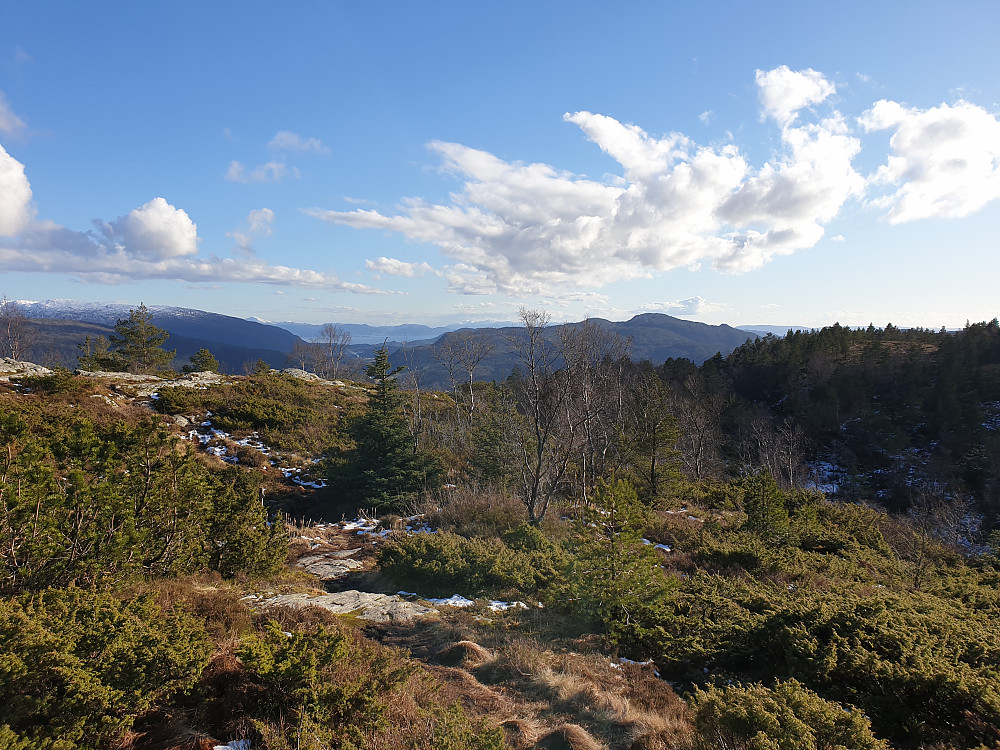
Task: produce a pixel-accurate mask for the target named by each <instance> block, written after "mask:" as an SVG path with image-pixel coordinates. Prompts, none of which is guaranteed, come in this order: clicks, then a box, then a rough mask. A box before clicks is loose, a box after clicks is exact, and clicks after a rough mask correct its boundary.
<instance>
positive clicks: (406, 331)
mask: <svg viewBox="0 0 1000 750" xmlns="http://www.w3.org/2000/svg"><path fill="white" fill-rule="evenodd" d="M251 320H253V319H252V318H251ZM258 322H261V323H263V322H264V321H258ZM269 325H272V326H279V327H281V328H284V329H285V330H286V331H290V332H291V333H294V334H295V335H296V336H301V337H302V338H303V339H304V340H306V341H313V340H315V339H316V338H318V337H319V335H320V331H321V330H322V328H323V326H324V325H326V324H324V323H294V322H291V321H281V322H273V323H270V324H269ZM336 325H338V326H339V327H340V328H341V329H342V330H345V331H347V332H348V333H350V334H351V341H352V342H353V343H354V344H381V343H382V342H383V341H389V342H390V343H403V342H408V343H418V342H419V343H427V342H429V341H433V340H434V339H436V338H438V337H439V336H441V335H442V334H445V333H448V332H449V331H457V330H458V329H460V328H463V327H465V326H462V325H461V324H455V325H450V326H438V327H431V326H425V325H419V324H416V323H410V324H405V325H395V326H371V325H368V324H367V323H337V324H336ZM503 325H510V324H509V323H496V324H493V323H479V324H478V326H481V327H483V328H487V327H489V328H494V327H497V326H503Z"/></svg>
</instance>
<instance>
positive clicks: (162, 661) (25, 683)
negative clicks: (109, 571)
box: [0, 589, 209, 750]
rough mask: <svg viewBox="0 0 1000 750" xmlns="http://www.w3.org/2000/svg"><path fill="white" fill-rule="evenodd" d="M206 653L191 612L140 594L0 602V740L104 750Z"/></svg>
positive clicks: (183, 686)
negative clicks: (128, 597)
mask: <svg viewBox="0 0 1000 750" xmlns="http://www.w3.org/2000/svg"><path fill="white" fill-rule="evenodd" d="M208 654H209V646H208V642H207V640H206V638H205V633H204V631H203V629H202V628H201V627H200V626H199V625H198V624H197V623H196V622H195V621H194V620H193V619H192V618H190V617H189V616H187V615H184V614H181V613H177V612H164V611H163V610H162V609H160V608H159V607H158V606H157V605H155V604H154V603H153V602H152V601H151V600H150V599H149V598H144V597H140V598H136V599H131V600H125V601H122V600H120V599H118V598H116V597H114V596H112V595H110V594H107V593H100V592H96V591H92V590H84V589H69V590H64V591H57V590H49V591H45V592H42V593H40V594H37V595H34V596H30V597H22V598H21V599H19V600H5V601H0V726H2V727H5V729H4V730H0V742H3V741H4V738H5V735H6V739H7V741H8V742H9V743H10V744H9V746H11V747H18V746H19V743H25V742H27V743H29V745H28V746H30V747H40V748H50V749H51V750H73V749H74V748H91V747H98V746H107V744H108V743H109V742H110V741H111V740H112V739H114V738H116V737H117V736H119V735H120V734H121V733H122V732H124V731H125V730H127V729H129V728H130V727H131V725H132V722H133V721H134V720H135V718H136V717H137V716H139V715H140V714H142V713H143V712H144V711H146V710H148V709H150V708H151V707H153V706H156V705H159V704H162V703H163V702H164V701H168V700H171V699H173V698H175V697H176V696H178V695H181V694H183V693H185V692H186V691H188V690H189V689H190V688H191V687H192V686H193V685H194V683H195V681H196V679H197V678H198V676H199V675H200V674H201V671H202V669H203V668H204V667H205V665H206V664H207V662H208ZM0 746H2V745H0Z"/></svg>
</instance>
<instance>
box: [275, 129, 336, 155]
mask: <svg viewBox="0 0 1000 750" xmlns="http://www.w3.org/2000/svg"><path fill="white" fill-rule="evenodd" d="M267 145H268V147H269V148H273V149H275V150H278V151H312V152H314V153H317V154H323V155H324V156H329V154H330V149H329V148H328V147H327V146H324V145H323V141H321V140H320V139H319V138H303V137H302V136H301V135H299V134H298V133H293V132H292V131H291V130H279V131H278V132H277V133H276V134H275V136H274V138H272V139H271V141H270V143H268V144H267Z"/></svg>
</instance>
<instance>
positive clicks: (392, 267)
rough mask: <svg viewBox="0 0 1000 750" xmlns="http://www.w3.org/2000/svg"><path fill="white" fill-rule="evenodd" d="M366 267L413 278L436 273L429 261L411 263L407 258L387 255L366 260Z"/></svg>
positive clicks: (389, 274)
mask: <svg viewBox="0 0 1000 750" xmlns="http://www.w3.org/2000/svg"><path fill="white" fill-rule="evenodd" d="M365 268H367V269H368V270H369V271H371V272H373V273H375V274H385V275H387V276H403V277H406V278H408V279H412V278H415V277H417V276H424V275H425V274H428V273H436V271H435V270H434V268H433V267H432V266H431V265H430V264H429V263H426V262H421V263H410V262H408V261H405V260H396V259H395V258H386V257H385V256H382V257H380V258H378V259H377V260H366V261H365Z"/></svg>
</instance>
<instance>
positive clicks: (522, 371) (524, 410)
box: [507, 307, 575, 522]
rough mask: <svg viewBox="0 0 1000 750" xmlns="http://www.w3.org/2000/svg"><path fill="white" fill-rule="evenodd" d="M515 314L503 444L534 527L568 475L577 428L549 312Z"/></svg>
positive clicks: (510, 339)
mask: <svg viewBox="0 0 1000 750" xmlns="http://www.w3.org/2000/svg"><path fill="white" fill-rule="evenodd" d="M518 315H519V317H520V319H521V323H522V324H523V328H521V329H519V330H518V331H517V332H515V333H514V334H513V335H511V336H509V337H508V344H509V345H510V347H511V348H512V349H513V350H514V352H515V353H516V354H517V357H518V376H517V377H516V378H514V379H513V386H512V389H513V395H514V401H515V409H513V410H511V412H510V415H509V416H510V419H509V421H508V424H507V430H508V436H507V439H508V440H509V442H510V444H511V445H512V446H513V447H514V449H515V450H516V452H517V455H518V461H517V463H518V469H519V472H518V474H519V476H518V492H519V494H520V496H521V500H522V501H523V502H524V505H525V508H526V509H527V511H528V517H529V518H530V519H531V520H532V521H535V522H537V521H540V520H542V518H544V517H545V512H546V510H548V507H549V502H550V501H551V500H552V498H553V496H554V495H555V494H556V492H557V490H558V489H559V487H560V486H561V485H562V483H563V481H564V478H565V476H566V470H567V468H568V466H569V463H570V460H571V458H572V456H573V447H574V446H573V436H574V427H575V425H574V424H573V422H572V418H571V411H570V409H569V393H568V389H567V387H566V372H565V370H563V369H560V368H559V367H558V364H559V360H560V357H559V353H558V351H557V348H556V346H555V344H554V343H553V341H552V340H551V339H550V338H549V337H548V336H546V333H545V329H546V327H547V326H548V324H549V315H548V313H545V312H540V311H538V310H527V309H525V308H523V307H522V308H521V310H520V311H519V312H518Z"/></svg>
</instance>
